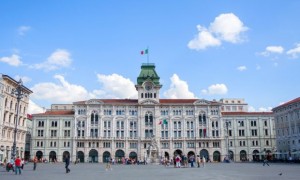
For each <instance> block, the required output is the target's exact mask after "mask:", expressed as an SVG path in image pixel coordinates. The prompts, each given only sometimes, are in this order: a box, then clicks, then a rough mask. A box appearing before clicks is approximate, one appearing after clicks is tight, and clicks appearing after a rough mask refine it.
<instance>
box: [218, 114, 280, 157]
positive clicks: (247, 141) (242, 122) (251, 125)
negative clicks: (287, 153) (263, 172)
mask: <svg viewBox="0 0 300 180" xmlns="http://www.w3.org/2000/svg"><path fill="white" fill-rule="evenodd" d="M222 116H223V121H224V122H225V124H226V131H227V130H228V131H227V132H228V133H226V135H225V137H227V135H228V141H227V149H229V153H228V154H229V157H230V159H233V160H234V161H245V160H249V161H252V160H253V161H259V160H263V159H264V158H265V156H269V158H270V157H272V155H273V154H274V150H275V149H276V143H275V140H276V132H275V127H274V118H273V113H272V112H222Z"/></svg>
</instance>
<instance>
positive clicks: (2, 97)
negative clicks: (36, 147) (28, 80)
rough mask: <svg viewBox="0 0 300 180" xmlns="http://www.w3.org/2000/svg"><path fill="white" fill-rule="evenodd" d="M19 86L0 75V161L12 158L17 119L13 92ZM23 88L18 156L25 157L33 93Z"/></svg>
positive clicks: (18, 133) (18, 134) (17, 142)
mask: <svg viewBox="0 0 300 180" xmlns="http://www.w3.org/2000/svg"><path fill="white" fill-rule="evenodd" d="M17 86H18V82H17V81H16V80H14V79H13V78H11V77H9V76H8V75H3V74H0V132H1V133H0V151H1V153H0V160H1V159H4V158H7V159H10V158H11V151H12V146H13V141H14V130H15V126H16V119H17V98H16V97H15V96H14V95H13V94H12V90H13V89H15V88H16V87H17ZM21 87H22V93H23V94H24V95H23V97H22V98H21V100H20V104H19V120H18V124H17V137H16V148H17V149H16V155H17V156H20V157H24V151H25V136H26V131H27V128H26V119H27V110H28V102H29V95H30V94H31V93H32V91H31V90H30V89H28V88H27V87H25V86H23V85H22V86H21Z"/></svg>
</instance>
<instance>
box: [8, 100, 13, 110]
mask: <svg viewBox="0 0 300 180" xmlns="http://www.w3.org/2000/svg"><path fill="white" fill-rule="evenodd" d="M12 103H13V102H12V101H10V105H9V108H10V109H12Z"/></svg>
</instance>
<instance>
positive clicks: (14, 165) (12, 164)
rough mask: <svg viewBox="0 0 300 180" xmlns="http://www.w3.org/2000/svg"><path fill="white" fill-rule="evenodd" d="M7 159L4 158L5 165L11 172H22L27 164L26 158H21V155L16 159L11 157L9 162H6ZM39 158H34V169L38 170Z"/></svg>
mask: <svg viewBox="0 0 300 180" xmlns="http://www.w3.org/2000/svg"><path fill="white" fill-rule="evenodd" d="M6 161H7V160H6V159H5V160H4V163H3V165H4V166H5V167H6V171H7V172H9V171H10V170H12V171H13V172H15V174H16V175H17V174H19V175H21V174H22V170H23V169H24V165H25V160H24V158H20V156H17V157H16V158H15V159H14V158H11V159H10V160H9V161H8V162H6ZM37 162H38V159H37V157H35V158H34V159H33V170H36V165H37Z"/></svg>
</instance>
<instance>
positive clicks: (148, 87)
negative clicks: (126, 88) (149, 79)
mask: <svg viewBox="0 0 300 180" xmlns="http://www.w3.org/2000/svg"><path fill="white" fill-rule="evenodd" d="M144 88H145V89H146V90H147V91H150V90H151V89H152V84H151V83H146V84H145V86H144Z"/></svg>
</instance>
